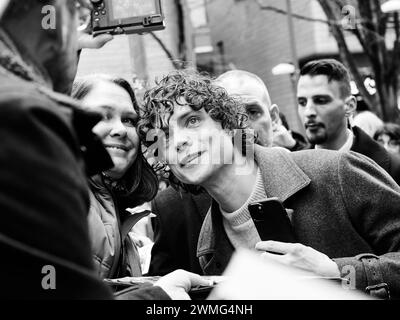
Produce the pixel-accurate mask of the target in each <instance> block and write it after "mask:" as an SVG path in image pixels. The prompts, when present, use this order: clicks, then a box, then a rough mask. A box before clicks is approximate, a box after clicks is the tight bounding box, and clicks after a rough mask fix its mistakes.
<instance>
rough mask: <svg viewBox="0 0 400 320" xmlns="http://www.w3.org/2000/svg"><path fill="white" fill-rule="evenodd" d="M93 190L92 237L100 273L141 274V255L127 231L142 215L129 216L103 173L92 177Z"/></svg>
mask: <svg viewBox="0 0 400 320" xmlns="http://www.w3.org/2000/svg"><path fill="white" fill-rule="evenodd" d="M90 191H91V192H90V210H89V216H88V221H89V237H90V240H91V243H92V252H93V257H94V264H95V269H96V273H97V275H98V276H99V278H100V279H104V278H120V277H126V276H135V277H139V276H141V275H142V272H141V267H140V256H139V253H138V250H137V248H136V245H135V244H134V242H133V241H132V239H131V238H130V237H129V235H128V232H129V230H131V229H132V227H133V226H134V225H135V224H136V222H137V221H138V220H140V217H142V215H140V217H139V215H138V214H136V215H129V214H128V212H127V211H126V209H127V207H125V206H122V203H121V202H120V201H118V199H117V197H116V196H115V195H114V193H113V192H112V191H111V189H110V187H109V186H107V185H106V183H105V182H104V180H103V179H102V177H101V175H96V176H94V177H92V178H91V179H90ZM132 200H133V199H132ZM149 213H150V212H149Z"/></svg>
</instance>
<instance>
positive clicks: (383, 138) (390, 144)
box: [377, 133, 400, 153]
mask: <svg viewBox="0 0 400 320" xmlns="http://www.w3.org/2000/svg"><path fill="white" fill-rule="evenodd" d="M377 141H378V142H379V143H380V144H381V145H383V146H384V147H385V149H386V150H387V151H389V152H392V153H400V144H399V141H397V140H393V139H391V138H390V137H389V136H388V135H387V134H384V133H382V134H381V135H380V136H379V137H378V139H377Z"/></svg>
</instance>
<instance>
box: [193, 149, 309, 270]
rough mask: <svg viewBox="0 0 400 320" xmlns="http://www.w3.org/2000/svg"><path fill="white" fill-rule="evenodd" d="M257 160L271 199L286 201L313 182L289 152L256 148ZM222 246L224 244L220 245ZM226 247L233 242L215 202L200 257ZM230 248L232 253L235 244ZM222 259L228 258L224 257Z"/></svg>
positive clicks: (206, 222) (204, 230) (205, 225)
mask: <svg viewBox="0 0 400 320" xmlns="http://www.w3.org/2000/svg"><path fill="white" fill-rule="evenodd" d="M254 160H255V162H256V163H257V164H258V166H259V168H260V171H261V175H262V178H263V181H264V188H265V192H266V194H267V196H268V197H269V198H270V197H278V198H279V199H280V200H281V201H282V202H284V201H286V200H287V199H289V198H290V197H291V196H293V195H294V194H296V193H297V192H299V191H300V190H302V189H303V188H305V187H306V186H308V185H309V184H310V182H311V180H310V178H309V177H308V176H307V175H306V174H305V173H304V172H303V171H302V170H301V169H300V167H299V166H298V165H297V164H296V162H295V161H294V160H293V159H292V157H291V156H290V152H288V151H287V150H285V149H283V148H264V147H260V146H255V149H254ZM223 243H224V244H225V245H221V244H223ZM227 244H228V247H229V245H230V243H229V240H228V238H227V236H226V234H225V232H224V230H223V225H222V218H221V214H220V212H219V207H218V204H217V203H216V201H215V200H213V203H212V206H211V208H210V209H209V211H208V213H207V216H206V218H205V220H204V222H203V226H202V228H201V231H200V236H199V240H198V244H197V256H198V257H199V258H200V257H201V256H203V255H206V254H214V253H216V252H217V251H220V250H224V249H221V248H225V247H226V245H227ZM230 248H231V251H232V250H233V248H232V245H230ZM216 255H217V253H216ZM218 255H219V256H220V257H221V256H222V255H221V254H218ZM222 258H223V259H225V257H222ZM222 264H223V263H222Z"/></svg>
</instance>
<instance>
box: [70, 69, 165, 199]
mask: <svg viewBox="0 0 400 320" xmlns="http://www.w3.org/2000/svg"><path fill="white" fill-rule="evenodd" d="M102 81H105V82H111V83H114V84H116V85H117V86H119V87H121V88H122V89H124V90H125V91H126V92H127V93H128V94H129V96H130V98H131V100H132V104H133V108H134V109H135V111H136V113H137V114H138V115H139V116H140V112H139V111H140V110H139V105H138V103H137V101H136V96H135V93H134V91H133V89H132V87H131V85H130V84H129V82H128V81H126V80H125V79H123V78H119V77H113V76H110V75H105V74H94V75H89V76H85V77H81V78H77V79H76V80H75V82H74V83H73V86H72V94H71V95H72V97H73V98H75V99H78V100H82V99H84V98H85V97H86V96H87V95H88V94H89V93H90V91H91V90H93V88H94V87H95V85H96V84H98V83H100V82H102ZM122 180H123V183H124V184H125V186H127V189H128V191H129V192H128V194H126V195H124V197H123V198H126V199H128V198H129V199H131V200H134V202H135V206H137V205H141V204H143V203H144V202H147V201H150V200H152V199H153V198H154V197H155V196H156V194H157V191H158V179H157V176H156V174H155V172H154V171H153V169H152V167H151V166H150V165H149V163H148V162H147V160H146V159H145V157H144V155H143V152H142V151H141V150H139V154H138V157H137V159H136V160H135V162H134V163H133V165H132V166H131V167H130V168H129V169H128V171H127V172H126V173H125V175H124V177H122ZM123 198H121V200H123ZM130 205H132V201H130Z"/></svg>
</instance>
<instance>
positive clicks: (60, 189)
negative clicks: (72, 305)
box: [0, 39, 168, 299]
mask: <svg viewBox="0 0 400 320" xmlns="http://www.w3.org/2000/svg"><path fill="white" fill-rule="evenodd" d="M0 46H1V50H0V137H1V143H0V168H1V179H0V212H1V213H2V216H3V219H2V222H1V224H0V251H1V253H2V256H3V257H4V259H2V262H1V264H0V273H1V274H2V275H3V276H4V277H3V280H2V285H1V290H0V297H2V298H6V299H112V298H113V296H112V294H111V291H110V290H109V288H108V287H107V286H105V285H104V284H103V283H102V281H100V279H98V278H97V277H96V276H95V274H94V270H93V261H92V254H91V246H90V241H89V237H88V225H87V214H88V209H89V194H88V190H89V189H88V184H87V178H86V172H87V173H89V174H91V173H93V172H97V171H99V170H104V169H106V168H109V167H110V165H111V164H112V162H111V160H110V158H109V157H108V154H107V151H106V150H105V149H104V147H103V146H102V144H101V141H100V140H98V139H96V138H95V136H94V135H93V133H92V128H93V126H94V125H95V124H96V123H97V122H98V120H100V119H101V117H100V116H98V115H93V116H92V115H90V114H88V113H86V112H84V111H82V110H80V108H79V106H78V105H77V104H76V103H75V102H74V101H73V100H72V99H70V98H68V97H66V96H63V95H60V94H57V93H55V92H53V91H52V90H50V89H49V88H47V87H45V86H44V85H43V84H39V83H37V82H35V81H33V80H32V79H28V78H29V77H28V75H29V74H28V73H27V70H25V69H24V66H23V65H22V64H19V61H18V58H19V57H18V55H17V54H16V53H14V52H11V51H9V50H8V48H7V47H6V46H5V45H4V43H3V42H1V39H0ZM84 160H88V161H90V160H95V162H93V163H92V164H95V167H92V166H85V164H84ZM85 167H86V168H87V169H89V170H87V171H86V172H85V170H84V168H85ZM54 286H55V287H54ZM147 293H149V294H150V295H152V297H153V298H164V299H165V298H168V296H166V294H165V293H164V292H163V291H162V290H160V289H159V288H154V289H148V290H145V291H144V292H142V293H141V294H140V295H137V296H135V294H134V293H130V297H131V298H133V297H138V298H141V297H144V296H146V294H147ZM132 296H133V297H132ZM147 296H148V295H147Z"/></svg>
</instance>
